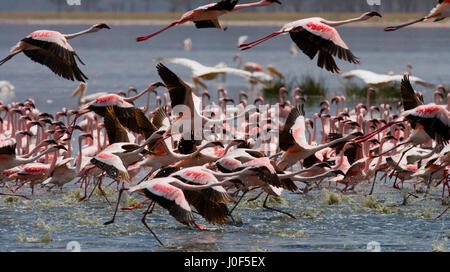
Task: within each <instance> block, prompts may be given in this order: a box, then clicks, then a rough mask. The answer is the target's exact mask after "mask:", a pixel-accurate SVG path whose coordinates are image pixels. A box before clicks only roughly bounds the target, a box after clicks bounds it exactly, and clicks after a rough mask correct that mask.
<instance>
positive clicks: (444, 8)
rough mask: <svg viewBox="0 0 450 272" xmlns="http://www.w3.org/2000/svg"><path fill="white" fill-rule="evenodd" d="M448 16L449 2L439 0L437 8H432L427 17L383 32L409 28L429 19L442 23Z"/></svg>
mask: <svg viewBox="0 0 450 272" xmlns="http://www.w3.org/2000/svg"><path fill="white" fill-rule="evenodd" d="M449 16H450V0H439V1H438V4H437V6H436V7H435V8H433V9H432V10H431V11H430V13H429V14H428V15H427V16H424V17H422V18H420V19H417V20H414V21H412V22H409V23H406V24H402V25H397V26H389V27H386V28H385V29H384V31H395V30H398V29H400V28H403V27H406V26H410V25H413V24H416V23H419V22H422V21H426V20H429V19H434V21H435V22H436V21H442V20H444V19H445V18H447V17H449Z"/></svg>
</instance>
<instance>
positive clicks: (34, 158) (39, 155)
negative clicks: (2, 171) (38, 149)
mask: <svg viewBox="0 0 450 272" xmlns="http://www.w3.org/2000/svg"><path fill="white" fill-rule="evenodd" d="M50 152H54V150H51V149H47V150H45V151H44V152H42V153H40V154H37V155H36V156H34V157H31V158H27V159H23V158H17V163H18V165H20V164H25V163H29V162H33V161H35V160H37V159H39V158H40V157H42V156H44V155H47V154H48V153H50Z"/></svg>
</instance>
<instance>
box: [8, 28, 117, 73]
mask: <svg viewBox="0 0 450 272" xmlns="http://www.w3.org/2000/svg"><path fill="white" fill-rule="evenodd" d="M103 28H108V29H109V28H110V27H109V26H108V25H106V24H103V23H101V24H95V25H93V26H91V27H90V28H88V29H86V30H84V31H81V32H78V33H74V34H61V33H60V32H58V31H52V30H37V31H35V32H33V33H31V34H30V35H28V36H27V37H25V38H23V39H22V40H21V41H20V42H19V43H18V44H17V45H16V46H14V47H13V48H12V49H11V54H10V55H8V56H7V57H6V58H4V59H3V60H1V61H0V65H2V64H4V63H5V62H7V61H8V60H10V59H11V58H12V57H14V56H15V55H17V54H19V53H21V52H23V53H24V54H25V55H26V56H27V57H29V58H30V59H31V60H33V61H35V62H38V63H40V64H42V65H45V66H47V67H48V68H50V70H52V71H53V72H54V73H55V74H57V75H59V76H61V77H63V78H65V79H70V80H72V81H74V80H75V79H76V80H78V81H82V82H84V81H85V79H88V78H87V77H86V76H85V75H84V74H83V72H81V70H80V69H79V68H78V66H77V63H76V61H75V57H76V58H77V59H78V61H79V62H81V63H82V64H84V63H83V62H82V61H81V59H80V58H79V57H78V55H77V54H76V53H75V51H74V50H73V48H72V46H70V44H69V43H68V42H67V40H69V39H72V38H75V37H77V36H80V35H84V34H87V33H94V32H97V31H99V30H101V29H103Z"/></svg>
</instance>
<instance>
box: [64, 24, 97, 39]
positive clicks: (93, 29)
mask: <svg viewBox="0 0 450 272" xmlns="http://www.w3.org/2000/svg"><path fill="white" fill-rule="evenodd" d="M96 31H97V29H95V28H94V27H92V26H91V27H90V28H88V29H86V30H83V31H80V32H77V33H73V34H63V36H64V37H65V38H66V40H70V39H73V38H75V37H78V36H81V35H84V34H87V33H93V32H96Z"/></svg>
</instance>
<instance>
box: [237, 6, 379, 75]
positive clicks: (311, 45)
mask: <svg viewBox="0 0 450 272" xmlns="http://www.w3.org/2000/svg"><path fill="white" fill-rule="evenodd" d="M374 16H378V17H381V15H380V14H379V13H378V12H375V11H372V12H366V13H364V14H363V15H361V16H360V17H358V18H354V19H350V20H345V21H338V22H332V21H327V20H325V19H322V18H319V17H313V18H307V19H302V20H298V21H294V22H290V23H288V24H286V25H284V26H283V27H282V28H281V29H280V30H279V31H276V32H273V33H272V34H270V35H268V36H266V37H264V38H262V39H259V40H256V41H254V42H250V43H244V44H241V45H240V46H239V47H240V48H241V50H247V49H250V48H252V47H254V46H256V45H258V44H260V43H262V42H265V41H267V40H269V39H271V38H273V37H276V36H278V35H280V34H287V33H289V35H290V36H291V39H292V40H293V41H294V42H295V43H296V44H297V46H298V47H299V48H300V49H301V50H302V51H303V53H305V54H306V55H307V56H308V57H310V58H311V59H313V58H314V57H315V56H316V55H317V53H319V57H318V60H317V65H318V66H319V67H320V68H325V69H326V70H328V71H330V72H333V73H339V67H338V66H337V65H336V62H335V61H334V59H333V56H335V57H338V58H340V59H343V60H345V61H348V62H351V63H355V64H358V63H359V60H358V58H356V57H355V56H354V55H353V53H352V52H351V51H350V49H349V47H348V46H347V45H346V44H345V42H344V41H343V40H342V38H341V37H340V35H339V33H338V32H337V31H336V29H335V28H334V27H336V26H340V25H344V24H349V23H354V22H359V21H366V20H368V19H370V18H372V17H374Z"/></svg>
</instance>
